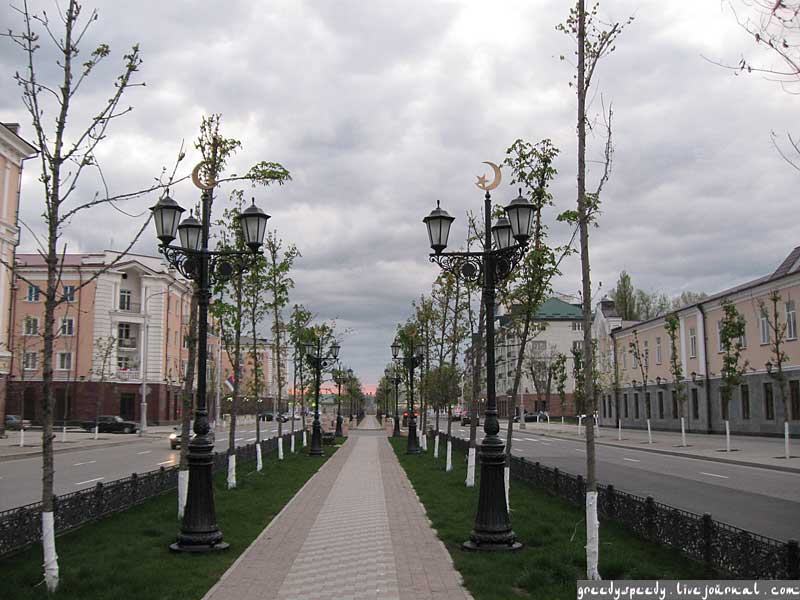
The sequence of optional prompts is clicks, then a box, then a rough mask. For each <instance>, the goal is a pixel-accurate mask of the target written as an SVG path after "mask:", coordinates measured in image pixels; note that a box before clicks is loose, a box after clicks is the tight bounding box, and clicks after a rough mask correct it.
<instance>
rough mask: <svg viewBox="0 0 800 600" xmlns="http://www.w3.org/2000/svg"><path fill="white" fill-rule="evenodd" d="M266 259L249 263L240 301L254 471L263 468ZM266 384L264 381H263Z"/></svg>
mask: <svg viewBox="0 0 800 600" xmlns="http://www.w3.org/2000/svg"><path fill="white" fill-rule="evenodd" d="M266 275H267V261H266V259H265V257H264V256H257V257H254V258H253V259H252V261H251V263H250V268H249V269H248V271H247V272H246V273H245V274H244V277H243V279H242V301H243V305H244V310H245V312H246V313H247V316H248V319H249V322H250V332H251V336H252V339H251V344H250V361H251V363H252V367H253V376H252V380H251V381H250V395H251V396H252V397H253V399H254V401H255V403H256V407H257V408H256V471H261V470H262V468H263V463H262V458H261V415H260V413H261V410H260V409H259V408H258V407H259V406H260V405H261V404H260V403H261V396H262V394H263V391H264V388H265V387H266V386H262V379H263V378H264V373H263V369H262V368H261V360H259V346H260V345H262V341H261V340H259V337H258V329H259V325H260V323H261V322H262V321H263V320H264V318H265V317H266V316H267V308H266V305H265V304H264V303H263V302H262V300H261V291H262V290H263V289H264V288H265V287H266V286H267V284H268V282H267V277H266ZM264 383H265V384H266V382H264Z"/></svg>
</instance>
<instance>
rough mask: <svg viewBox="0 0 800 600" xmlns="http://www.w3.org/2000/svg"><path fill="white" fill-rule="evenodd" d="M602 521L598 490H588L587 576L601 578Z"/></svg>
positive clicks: (594, 578) (595, 578) (588, 577)
mask: <svg viewBox="0 0 800 600" xmlns="http://www.w3.org/2000/svg"><path fill="white" fill-rule="evenodd" d="M599 559H600V523H599V521H598V520H597V492H586V578H587V579H591V580H593V581H597V580H600V579H601V577H600V572H599V571H598V566H597V565H598V561H599Z"/></svg>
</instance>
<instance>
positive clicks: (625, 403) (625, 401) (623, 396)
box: [622, 394, 628, 419]
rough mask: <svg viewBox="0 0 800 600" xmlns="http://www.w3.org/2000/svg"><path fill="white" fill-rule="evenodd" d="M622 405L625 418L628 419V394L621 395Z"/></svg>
mask: <svg viewBox="0 0 800 600" xmlns="http://www.w3.org/2000/svg"><path fill="white" fill-rule="evenodd" d="M622 404H623V408H624V409H625V418H626V419H627V418H628V394H622Z"/></svg>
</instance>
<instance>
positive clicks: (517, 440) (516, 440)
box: [511, 437, 523, 442]
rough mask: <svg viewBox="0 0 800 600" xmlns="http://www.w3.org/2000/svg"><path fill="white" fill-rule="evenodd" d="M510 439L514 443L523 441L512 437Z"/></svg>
mask: <svg viewBox="0 0 800 600" xmlns="http://www.w3.org/2000/svg"><path fill="white" fill-rule="evenodd" d="M511 439H512V440H514V441H515V442H522V441H523V439H522V438H515V437H512V438H511Z"/></svg>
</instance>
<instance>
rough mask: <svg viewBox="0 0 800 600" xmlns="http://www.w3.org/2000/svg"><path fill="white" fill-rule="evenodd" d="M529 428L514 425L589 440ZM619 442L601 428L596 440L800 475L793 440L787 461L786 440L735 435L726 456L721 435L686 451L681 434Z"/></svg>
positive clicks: (552, 428) (561, 434)
mask: <svg viewBox="0 0 800 600" xmlns="http://www.w3.org/2000/svg"><path fill="white" fill-rule="evenodd" d="M525 425H526V427H525V429H520V424H519V423H514V431H515V432H516V431H520V432H521V433H531V434H537V435H544V436H551V437H557V438H561V439H569V440H579V439H580V440H583V439H585V431H586V428H585V427H582V428H581V436H580V437H578V427H577V425H569V424H565V425H561V423H560V422H559V421H558V420H556V419H553V420H552V422H551V423H550V424H549V425H548V424H547V423H525ZM506 426H507V421H505V420H504V422H503V423H502V427H503V429H504V430H505V429H506ZM618 438H619V432H618V431H617V429H614V428H611V427H603V426H601V427H600V428H599V431H598V435H597V436H596V438H595V439H596V442H597V443H598V444H601V445H606V446H616V447H619V448H631V449H636V450H643V451H645V452H656V453H659V454H670V455H676V456H683V457H687V458H701V459H704V460H711V461H715V462H720V463H730V464H736V465H746V466H754V467H762V468H767V469H772V470H775V471H788V472H792V473H795V472H796V473H800V440H798V439H792V440H790V442H789V443H790V450H791V454H792V458H790V459H789V460H788V461H787V460H786V459H785V458H783V438H782V437H763V436H744V435H740V436H737V435H731V452H725V436H724V435H718V434H705V433H687V434H686V443H687V444H688V445H687V446H686V447H683V446H681V434H680V432H679V431H677V432H675V431H653V432H652V438H653V443H652V444H651V443H649V441H648V438H647V430H641V429H624V428H623V430H622V440H619V439H618Z"/></svg>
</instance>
